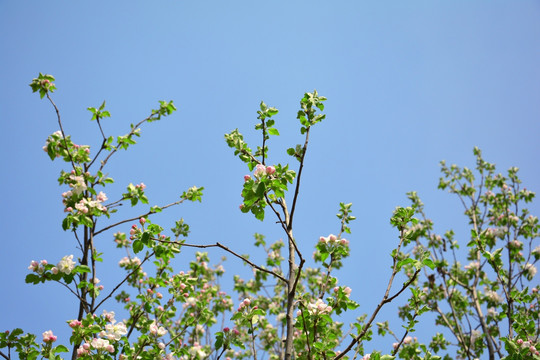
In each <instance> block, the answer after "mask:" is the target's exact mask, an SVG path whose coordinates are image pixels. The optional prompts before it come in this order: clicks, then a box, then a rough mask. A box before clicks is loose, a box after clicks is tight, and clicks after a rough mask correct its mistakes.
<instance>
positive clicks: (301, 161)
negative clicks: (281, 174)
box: [288, 126, 311, 229]
mask: <svg viewBox="0 0 540 360" xmlns="http://www.w3.org/2000/svg"><path fill="white" fill-rule="evenodd" d="M309 129H311V127H310V126H308V127H307V129H306V141H305V142H304V147H303V148H302V157H301V158H300V167H299V168H298V177H297V178H296V189H295V190H294V198H293V203H292V207H291V215H290V217H289V223H288V226H289V229H292V224H293V217H294V211H295V210H296V200H297V199H298V193H299V191H300V178H301V177H302V170H303V169H304V157H305V156H306V151H307V146H308V142H309Z"/></svg>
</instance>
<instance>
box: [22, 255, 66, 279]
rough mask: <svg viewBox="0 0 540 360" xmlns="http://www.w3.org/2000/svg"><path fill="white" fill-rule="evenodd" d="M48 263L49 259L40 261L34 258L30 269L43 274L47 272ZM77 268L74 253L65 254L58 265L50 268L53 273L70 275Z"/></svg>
mask: <svg viewBox="0 0 540 360" xmlns="http://www.w3.org/2000/svg"><path fill="white" fill-rule="evenodd" d="M46 265H48V261H47V260H41V261H39V262H37V261H35V260H32V261H31V262H30V266H28V270H31V271H33V272H35V273H38V274H43V273H44V272H45V266H46ZM74 268H75V262H74V261H73V255H66V256H64V257H63V258H62V259H61V260H60V261H59V262H58V264H57V265H56V266H54V267H52V268H51V269H50V270H51V272H52V273H53V274H55V275H56V274H58V273H59V272H61V273H63V274H66V275H69V274H71V272H72V271H73V269H74Z"/></svg>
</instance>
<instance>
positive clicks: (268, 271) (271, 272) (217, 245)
mask: <svg viewBox="0 0 540 360" xmlns="http://www.w3.org/2000/svg"><path fill="white" fill-rule="evenodd" d="M154 240H157V241H159V242H161V243H164V244H176V245H180V246H187V247H193V248H199V249H206V248H211V247H218V248H220V249H223V250H225V251H227V252H228V253H230V254H232V255H234V256H236V257H237V258H239V259H240V260H243V261H245V262H246V263H248V264H249V265H250V266H252V267H254V268H255V269H257V270H259V271H262V272H265V273H267V274H270V275H273V276H275V277H276V278H278V279H279V280H281V281H283V282H285V283H286V282H287V279H285V278H284V277H283V276H281V275H279V274H278V273H275V272H273V271H272V270H268V269H265V268H263V267H260V266H259V265H256V264H254V263H253V262H251V261H249V260H248V259H247V258H245V257H244V256H242V255H239V254H237V253H235V252H234V251H232V250H231V249H229V248H228V247H226V246H225V245H222V244H220V243H219V242H216V243H215V244H207V245H196V244H186V243H182V242H180V241H166V240H161V239H154Z"/></svg>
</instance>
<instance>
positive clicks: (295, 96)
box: [0, 0, 540, 351]
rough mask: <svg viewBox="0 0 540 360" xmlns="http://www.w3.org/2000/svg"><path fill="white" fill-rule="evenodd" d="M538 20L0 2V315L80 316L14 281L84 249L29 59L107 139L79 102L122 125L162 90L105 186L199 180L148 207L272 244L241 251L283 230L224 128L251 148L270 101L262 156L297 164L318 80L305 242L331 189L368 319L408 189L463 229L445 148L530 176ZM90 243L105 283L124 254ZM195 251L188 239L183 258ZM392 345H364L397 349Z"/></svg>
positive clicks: (506, 9) (82, 128)
mask: <svg viewBox="0 0 540 360" xmlns="http://www.w3.org/2000/svg"><path fill="white" fill-rule="evenodd" d="M539 19H540V3H539V2H538V1H452V2H448V1H406V2H405V1H332V2H329V1H272V2H259V1H191V2H187V1H178V0H177V1H159V2H157V1H156V2H151V1H92V2H82V1H74V2H58V1H48V2H43V1H7V0H0V33H1V34H2V36H0V59H1V60H0V61H1V65H2V66H1V68H0V74H1V79H2V86H0V110H1V114H2V120H1V122H0V124H1V129H2V131H1V132H0V137H1V138H0V146H1V150H2V154H3V156H2V160H1V161H2V173H3V176H2V180H1V185H2V186H1V187H0V191H1V198H2V203H3V206H2V207H1V210H0V215H1V216H0V226H1V228H2V230H3V236H2V238H1V240H0V241H1V242H2V246H1V250H0V279H1V284H2V291H0V294H1V296H0V329H12V328H14V327H22V328H24V329H25V330H26V331H30V332H34V333H37V334H41V333H42V332H43V331H45V330H49V329H52V330H53V331H54V332H55V333H58V334H59V335H60V340H61V341H62V342H63V343H67V342H68V339H67V338H68V336H69V335H68V334H69V328H68V327H67V325H66V324H65V322H64V321H65V320H68V319H72V318H74V317H76V303H75V302H74V301H73V298H71V297H69V295H68V294H67V293H66V291H65V290H64V289H62V288H61V287H60V286H58V285H54V284H47V285H40V286H31V285H27V284H25V283H24V277H25V275H26V274H27V273H28V270H27V266H28V264H29V262H30V260H40V259H48V260H49V261H50V262H53V263H56V262H57V261H58V260H59V259H60V258H61V257H62V256H64V255H67V254H71V253H74V252H75V243H74V241H73V238H72V237H71V235H70V234H69V233H64V232H62V230H61V227H60V223H61V219H62V218H63V212H62V205H61V196H60V194H61V193H62V192H63V191H66V189H65V188H59V187H58V185H57V181H56V179H57V176H58V173H59V171H60V169H61V168H62V167H61V164H60V162H54V163H51V161H50V160H49V159H48V157H47V156H46V154H45V153H44V152H43V150H42V146H43V145H44V142H45V139H46V138H47V136H48V135H49V134H51V133H52V132H54V131H56V130H58V125H57V123H56V117H55V114H54V111H53V109H52V108H51V106H50V105H49V104H48V103H47V102H46V101H40V100H39V96H38V95H36V94H32V92H31V89H30V87H28V84H29V83H30V81H31V80H32V78H34V77H36V76H37V75H38V73H39V72H43V73H48V74H52V75H54V76H55V77H56V79H57V81H56V84H57V87H58V90H57V92H56V93H55V94H54V100H55V102H56V103H57V105H58V106H59V108H60V110H61V114H62V119H63V121H64V128H65V131H66V132H67V133H69V134H72V136H73V139H74V141H75V142H76V143H79V144H90V145H93V146H94V147H96V145H97V144H98V143H99V137H100V134H99V132H98V129H97V127H96V124H95V123H91V122H90V121H89V119H90V113H89V112H88V111H87V110H86V108H87V107H89V106H94V107H98V106H99V105H100V104H101V103H102V101H103V100H107V107H108V109H109V110H110V112H111V114H112V118H110V119H106V120H105V121H104V128H105V131H106V134H107V135H121V134H124V133H126V132H127V130H128V127H129V124H130V123H135V122H137V121H139V120H141V119H143V118H144V117H146V116H147V114H149V111H150V109H152V108H155V107H156V106H157V104H158V103H157V101H158V100H170V99H172V100H174V101H175V104H176V106H177V107H178V112H176V113H175V114H174V115H173V116H171V117H169V118H165V119H164V120H163V121H160V122H158V123H152V124H149V125H148V126H146V125H145V126H144V128H143V131H142V138H141V139H140V141H139V143H138V145H137V146H135V147H133V148H132V149H130V151H128V152H122V153H120V154H118V156H116V157H115V158H114V160H113V161H112V162H111V164H110V167H109V172H110V176H112V177H113V178H114V179H115V180H116V183H115V185H114V186H111V187H110V188H108V189H107V194H108V195H109V197H110V198H113V196H112V195H113V194H114V193H115V192H116V194H119V193H120V192H121V191H122V190H123V189H125V186H126V185H127V184H128V183H129V182H133V183H139V182H144V183H145V184H146V185H147V186H148V187H147V194H148V196H149V198H150V200H151V203H152V204H165V203H168V202H170V201H174V200H175V199H176V198H177V196H178V195H179V194H180V193H181V192H182V191H184V190H185V189H187V188H188V187H190V186H192V185H198V186H204V187H205V188H206V190H205V195H204V199H203V202H202V203H201V204H195V205H185V206H184V205H183V206H181V207H177V208H174V209H171V210H170V211H167V212H166V214H163V215H162V216H160V217H159V218H156V221H158V222H159V223H160V224H162V225H163V226H164V227H165V228H166V229H168V228H170V227H171V226H172V225H173V224H174V221H175V220H176V219H178V218H180V217H183V218H184V219H185V220H186V222H188V223H189V224H190V225H191V230H192V233H191V236H190V238H189V240H190V242H192V243H198V244H207V243H213V242H215V241H220V242H223V243H224V244H227V245H229V246H230V247H231V248H232V249H235V250H238V251H239V252H244V253H247V252H249V253H251V254H252V256H253V258H254V259H262V255H263V254H261V253H258V252H257V251H256V250H252V249H251V248H250V246H251V244H252V239H253V238H252V235H253V233H254V232H259V233H263V234H265V235H267V239H268V240H269V241H274V240H277V239H279V238H281V237H283V234H281V233H280V232H279V228H278V226H277V225H276V224H275V222H274V220H273V219H271V216H268V218H269V219H268V220H267V221H265V222H264V223H260V222H259V221H257V220H255V219H253V218H252V216H249V215H245V214H242V213H241V212H240V211H239V210H238V205H239V204H240V202H241V198H240V191H241V188H242V182H243V178H242V177H243V175H244V174H246V173H247V172H248V170H247V169H246V167H245V166H244V165H243V164H242V163H241V162H240V161H239V160H238V159H236V158H235V157H234V156H233V154H232V151H230V150H229V149H228V147H227V146H226V144H225V142H224V139H223V134H224V133H226V132H230V131H231V130H233V129H235V128H239V130H240V131H241V132H242V133H244V135H245V136H246V138H247V140H248V141H249V142H250V144H251V145H252V147H256V145H257V144H259V143H258V141H259V140H260V136H259V134H258V133H256V132H255V131H254V129H253V126H254V124H255V122H256V116H257V115H256V111H257V110H258V105H259V102H260V101H261V100H264V101H265V102H266V103H267V104H268V105H270V106H275V107H277V108H278V109H279V110H280V112H279V114H278V115H277V116H276V127H277V128H278V129H279V131H280V133H281V134H282V135H281V136H280V137H279V138H275V137H273V138H272V139H271V141H270V144H269V145H270V162H275V163H277V162H285V161H291V163H292V164H293V165H294V166H296V164H295V161H294V160H292V159H291V158H289V157H287V156H286V155H285V150H286V149H287V147H290V146H294V145H295V144H297V143H300V142H301V141H302V137H301V135H300V133H299V131H298V129H299V126H298V122H297V120H296V111H297V110H298V108H299V106H298V102H299V100H300V98H301V97H302V95H303V94H304V92H306V91H312V90H313V89H315V88H316V89H317V90H318V91H319V93H320V94H321V95H324V96H326V97H327V98H328V101H327V102H326V110H325V113H326V114H327V119H326V120H324V121H323V122H322V123H321V124H319V125H317V126H316V127H315V128H314V129H313V131H312V132H311V144H310V149H309V152H308V154H307V157H306V167H305V173H304V175H303V186H302V190H301V194H300V200H299V205H298V209H297V215H296V224H295V226H296V229H295V234H296V237H297V239H298V242H299V243H300V244H301V246H302V247H303V248H304V249H305V250H304V253H305V254H307V255H308V256H309V254H311V252H312V251H313V245H314V244H315V242H316V241H317V239H318V238H319V236H321V235H324V236H326V235H328V234H330V233H337V232H338V231H339V223H338V220H337V219H336V218H335V214H336V213H337V210H338V204H339V202H353V204H354V205H353V212H354V214H355V215H356V216H357V218H358V220H357V221H356V222H354V223H353V224H352V231H353V234H352V235H350V236H349V240H350V241H351V248H352V255H351V258H350V259H349V260H348V261H347V262H346V263H345V268H344V270H343V271H342V272H341V276H340V284H342V285H348V286H350V287H351V288H353V293H352V298H353V299H355V300H356V301H358V302H359V303H361V307H360V308H359V309H358V312H357V313H355V314H354V315H359V314H360V313H363V312H371V310H372V309H373V307H374V305H375V304H376V303H377V302H378V301H379V299H380V298H381V296H382V295H383V289H384V287H385V284H386V280H387V277H388V274H389V265H390V263H391V259H390V257H389V251H390V250H391V249H392V247H393V246H395V244H397V233H396V232H395V231H394V230H393V229H392V228H391V227H390V225H389V217H390V215H391V213H392V210H393V209H394V208H395V206H397V205H407V204H408V202H407V199H406V196H405V193H406V192H407V191H411V190H416V191H418V193H419V195H420V196H421V198H422V199H423V200H424V202H425V204H426V211H427V213H428V214H429V216H430V217H431V218H432V219H433V220H434V222H435V229H436V230H437V231H439V232H444V231H446V230H447V229H449V228H454V229H455V230H456V232H457V234H458V237H460V239H462V240H466V239H467V230H466V227H465V224H466V219H465V217H464V216H463V211H462V208H461V207H460V204H459V201H458V199H457V198H454V197H452V196H450V195H448V194H447V193H445V192H442V191H439V190H437V189H436V188H437V183H438V177H439V161H440V160H443V159H445V160H447V161H448V162H449V163H456V164H459V165H466V166H470V167H473V166H474V157H473V154H472V149H473V147H474V146H478V147H480V148H481V149H482V150H483V153H484V156H485V159H486V160H488V161H491V162H495V163H496V164H497V166H498V169H499V170H500V171H506V169H507V168H508V167H510V166H518V167H519V168H520V169H521V171H520V175H521V178H522V180H523V182H524V185H525V186H526V187H528V188H529V189H531V190H533V191H534V190H539V188H540V169H539V161H538V158H539V150H540V146H539V140H538V136H539V132H540V131H539V130H540V124H539V119H540V101H539V95H540V65H539V64H540V21H539ZM94 153H95V152H94ZM530 209H531V210H532V212H533V214H536V215H538V213H539V212H540V211H539V210H540V207H539V206H538V204H533V205H531V206H530ZM140 211H141V212H142V211H143V209H142V208H141V210H140ZM126 214H131V213H129V212H126ZM269 215H270V214H269ZM128 229H129V225H127V224H126V226H125V227H124V228H123V229H121V230H123V231H126V232H127V231H128ZM99 241H100V242H99V243H98V244H97V246H98V248H101V249H103V250H104V251H106V253H105V257H104V258H105V262H106V263H107V262H109V263H110V265H104V268H103V270H101V274H102V275H101V276H99V274H98V277H99V278H101V279H102V283H103V285H104V286H105V287H106V288H111V287H112V286H113V285H114V280H116V279H118V278H120V277H121V275H122V273H121V272H120V271H119V270H118V268H117V266H116V263H117V261H118V260H119V259H120V258H121V257H122V256H123V253H121V252H119V251H110V249H112V245H113V244H112V236H111V235H110V234H109V235H106V236H103V237H101V239H100V240H99ZM222 255H223V253H221V252H220V251H217V250H216V251H211V253H210V256H211V259H213V260H214V261H218V260H219V258H220V257H221V256H222ZM191 259H192V255H191V254H190V253H189V252H186V253H185V255H182V256H181V257H180V259H179V260H178V261H177V262H176V263H175V266H176V267H177V269H178V270H182V269H184V268H185V264H186V263H187V262H188V261H189V260H191ZM225 265H226V269H227V274H228V275H230V276H232V274H234V273H238V274H241V275H243V276H245V277H247V276H248V275H249V274H250V271H249V269H248V268H244V267H242V266H240V265H239V264H238V262H237V261H236V260H234V259H232V258H231V259H229V260H228V262H227V263H226V264H225ZM109 309H114V307H113V306H112V304H111V306H110V308H109ZM383 316H389V317H390V318H391V319H395V318H396V316H395V311H394V310H391V311H389V312H386V313H384V314H383ZM383 319H384V318H381V320H383ZM393 324H394V326H395V328H398V327H399V326H400V323H399V322H396V321H394V322H393ZM431 325H432V324H431V323H429V326H427V325H425V326H426V327H427V329H426V328H424V329H423V330H424V332H425V333H427V334H431V333H432V330H433V329H432V328H431ZM421 330H422V329H421ZM39 338H41V337H39ZM390 342H391V340H390V339H388V340H386V341H381V342H376V343H375V345H368V346H366V348H367V350H371V348H372V346H376V347H378V348H379V349H381V350H386V351H389V345H388V344H389V343H390ZM384 346H386V348H385V347H384Z"/></svg>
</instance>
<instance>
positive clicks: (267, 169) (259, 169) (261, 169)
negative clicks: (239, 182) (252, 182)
mask: <svg viewBox="0 0 540 360" xmlns="http://www.w3.org/2000/svg"><path fill="white" fill-rule="evenodd" d="M275 172H276V168H275V167H274V166H264V165H263V164H257V166H255V171H254V172H253V176H255V177H256V178H257V179H260V178H261V177H263V176H264V175H272V174H274V173H275ZM249 179H250V177H249V175H246V176H244V180H246V181H247V180H249Z"/></svg>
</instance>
